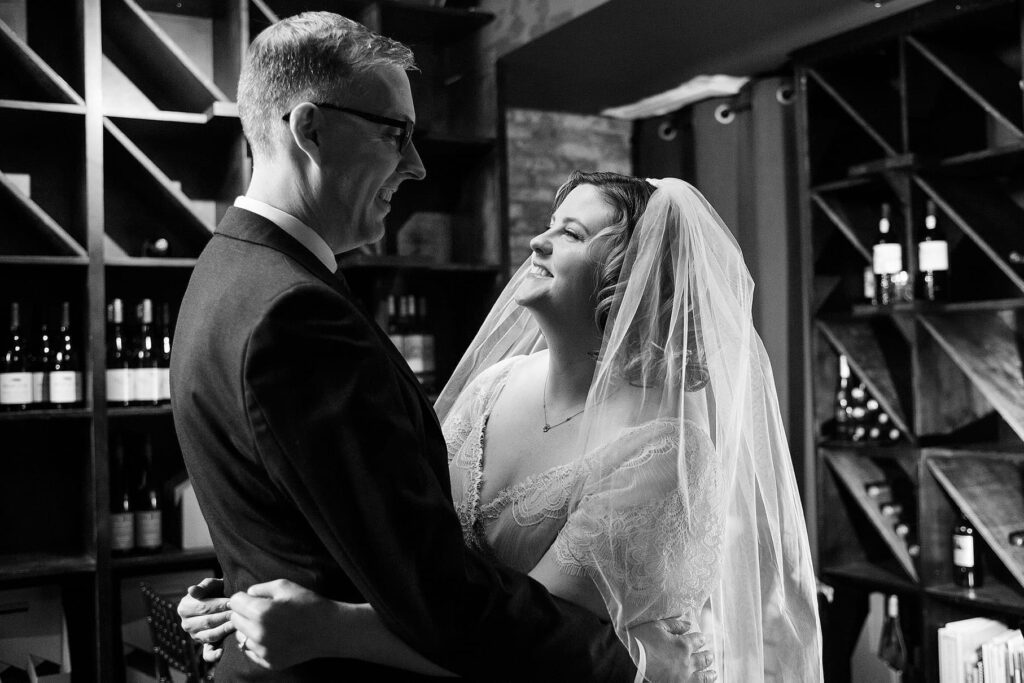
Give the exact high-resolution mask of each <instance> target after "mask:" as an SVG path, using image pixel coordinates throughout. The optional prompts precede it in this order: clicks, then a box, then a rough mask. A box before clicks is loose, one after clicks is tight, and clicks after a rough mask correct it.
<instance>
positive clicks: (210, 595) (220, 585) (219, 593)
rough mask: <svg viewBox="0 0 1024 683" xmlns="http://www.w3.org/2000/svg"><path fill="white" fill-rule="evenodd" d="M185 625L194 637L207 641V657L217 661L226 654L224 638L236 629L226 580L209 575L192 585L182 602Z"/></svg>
mask: <svg viewBox="0 0 1024 683" xmlns="http://www.w3.org/2000/svg"><path fill="white" fill-rule="evenodd" d="M178 616H179V617H181V627H182V628H183V629H184V630H185V631H186V632H187V633H188V634H189V635H190V636H192V639H193V640H195V641H198V642H200V643H202V644H203V659H204V660H206V661H207V662H210V663H211V664H212V663H215V662H217V661H218V660H219V659H220V658H221V655H223V654H224V648H223V640H224V638H226V637H227V636H228V635H230V634H231V633H232V632H234V630H235V626H234V624H232V623H231V612H230V611H229V609H228V599H227V598H225V597H224V580H223V579H212V578H207V579H203V580H202V581H200V582H199V583H198V584H197V585H195V586H189V587H188V592H187V593H186V594H185V597H183V598H182V599H181V602H179V603H178Z"/></svg>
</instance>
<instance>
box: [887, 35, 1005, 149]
mask: <svg viewBox="0 0 1024 683" xmlns="http://www.w3.org/2000/svg"><path fill="white" fill-rule="evenodd" d="M906 41H907V44H908V45H910V46H911V47H913V48H914V49H915V50H917V51H918V52H919V53H920V54H921V55H922V56H923V57H924V58H925V59H927V60H928V61H929V62H930V63H931V64H932V66H934V67H935V68H936V69H938V70H939V71H940V72H941V73H942V74H943V75H945V76H946V77H947V78H949V80H951V81H953V83H955V84H956V86H957V87H958V88H960V89H961V90H963V91H964V93H966V94H967V96H968V97H970V98H971V99H972V100H974V101H975V102H976V103H977V104H978V105H979V106H981V108H982V109H984V110H985V111H986V112H987V113H988V114H989V116H991V117H992V118H994V119H995V120H996V121H998V122H999V123H1000V125H1002V126H1005V127H1006V128H1008V129H1010V130H1011V131H1012V132H1013V134H1014V135H1016V136H1017V137H1022V136H1024V128H1022V120H1021V96H1020V89H1019V88H1018V87H1017V80H1018V78H1019V77H1018V76H1017V75H1014V73H1013V72H1012V71H1011V70H1010V69H1008V68H1002V69H1000V68H998V67H999V66H1000V65H998V63H996V64H993V63H992V62H991V61H984V60H981V59H977V58H976V57H974V56H973V55H970V54H968V53H965V52H960V51H958V50H954V49H951V48H949V47H946V46H943V45H939V44H938V43H929V42H926V41H925V40H924V39H923V38H921V37H920V36H907V37H906ZM1004 75H1005V78H1002V79H1001V80H1002V82H1001V83H995V82H994V81H995V79H996V78H999V77H1001V76H1004Z"/></svg>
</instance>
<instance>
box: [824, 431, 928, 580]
mask: <svg viewBox="0 0 1024 683" xmlns="http://www.w3.org/2000/svg"><path fill="white" fill-rule="evenodd" d="M825 462H827V463H828V464H829V466H830V467H831V468H832V471H833V472H835V474H836V476H837V477H838V478H839V481H841V482H842V484H843V486H845V488H846V490H847V492H848V493H849V494H850V495H851V496H852V497H853V499H854V500H856V501H857V504H858V506H859V507H860V510H861V512H863V513H864V515H865V516H866V517H867V518H868V520H870V522H871V524H872V526H873V527H874V528H875V531H876V532H877V533H878V535H879V536H880V537H881V538H882V540H883V541H885V545H886V546H887V547H888V548H889V551H890V552H891V553H892V555H893V557H895V558H896V560H897V561H898V562H899V564H900V566H901V567H902V568H903V570H904V571H905V572H906V573H907V575H908V576H909V577H910V578H911V579H912V580H913V581H914V582H915V583H916V582H917V581H918V580H919V578H918V574H917V568H916V567H915V566H914V561H913V559H912V558H911V557H910V555H909V554H908V553H907V548H906V545H905V544H904V543H903V541H902V540H900V538H899V536H897V535H896V531H895V530H894V529H893V526H892V525H891V524H890V523H889V522H887V521H886V519H885V518H884V517H883V516H882V513H881V512H880V511H879V508H878V505H877V503H876V501H874V500H872V499H871V498H869V497H868V495H867V493H866V491H865V489H864V485H865V484H867V483H870V482H875V481H884V480H885V479H886V477H885V473H884V472H882V470H880V469H879V468H878V466H876V465H875V464H874V463H873V462H871V460H870V459H868V458H866V457H863V456H862V455H855V454H852V453H839V452H834V451H833V452H829V453H826V455H825ZM879 571H882V570H879Z"/></svg>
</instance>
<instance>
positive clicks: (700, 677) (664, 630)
mask: <svg viewBox="0 0 1024 683" xmlns="http://www.w3.org/2000/svg"><path fill="white" fill-rule="evenodd" d="M688 631H690V622H688V621H684V620H683V619H663V620H661V621H649V622H647V623H646V624H640V625H639V626H634V627H632V628H630V629H629V634H630V635H631V636H632V637H633V638H634V639H636V640H639V641H640V642H642V643H643V644H644V650H645V652H646V655H647V670H646V672H645V678H646V680H648V681H654V683H663V682H665V683H669V682H670V683H711V682H712V681H714V680H715V679H716V678H718V674H716V673H715V671H714V670H713V669H711V668H710V667H711V665H712V664H713V663H714V655H712V654H711V652H710V651H708V650H701V648H702V647H704V645H705V644H706V642H707V639H706V638H705V637H704V635H703V634H702V633H700V632H698V631H693V632H692V633H688ZM630 652H631V653H632V654H633V655H634V657H635V656H636V654H637V652H636V645H635V644H631V647H630Z"/></svg>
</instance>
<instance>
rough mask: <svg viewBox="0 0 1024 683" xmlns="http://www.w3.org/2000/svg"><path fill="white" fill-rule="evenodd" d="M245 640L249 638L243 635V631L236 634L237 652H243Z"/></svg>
mask: <svg viewBox="0 0 1024 683" xmlns="http://www.w3.org/2000/svg"><path fill="white" fill-rule="evenodd" d="M247 640H249V636H247V635H245V634H244V633H239V634H238V651H239V652H245V642H246V641H247Z"/></svg>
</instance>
